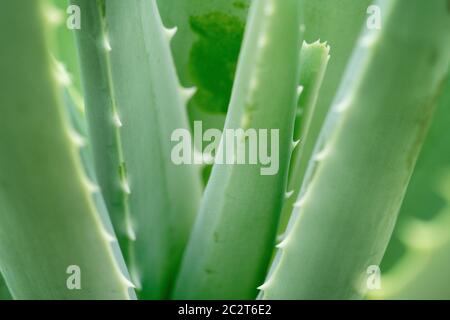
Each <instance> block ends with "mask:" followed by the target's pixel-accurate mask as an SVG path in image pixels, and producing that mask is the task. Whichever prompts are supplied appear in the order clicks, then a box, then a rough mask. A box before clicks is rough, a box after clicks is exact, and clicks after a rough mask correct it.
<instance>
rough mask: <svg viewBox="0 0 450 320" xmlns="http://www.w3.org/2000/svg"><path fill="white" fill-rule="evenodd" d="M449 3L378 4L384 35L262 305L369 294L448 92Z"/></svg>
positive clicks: (330, 132)
mask: <svg viewBox="0 0 450 320" xmlns="http://www.w3.org/2000/svg"><path fill="white" fill-rule="evenodd" d="M447 4H448V3H447V1H446V0H440V1H434V2H432V3H431V2H423V1H421V0H413V1H404V0H397V1H394V0H384V1H378V2H376V5H378V6H379V8H380V10H381V12H382V17H383V20H382V22H383V23H382V26H381V29H379V30H378V29H372V30H367V31H366V32H364V33H363V34H362V36H361V37H360V40H359V43H358V47H357V49H356V51H355V53H354V55H353V58H352V61H351V63H350V65H349V66H348V69H347V70H348V72H347V75H346V77H345V78H344V80H343V82H342V85H341V88H340V92H339V93H338V95H337V97H336V99H335V103H334V105H333V107H332V109H331V111H330V113H329V116H328V119H327V122H326V124H325V127H324V129H323V130H322V133H321V137H320V140H319V142H318V144H317V145H316V147H315V152H314V155H313V157H312V161H311V164H310V166H309V168H308V171H307V175H306V177H305V182H304V183H303V186H302V190H301V193H300V196H299V199H298V202H297V204H296V207H297V208H296V210H295V212H294V214H293V216H292V217H291V221H290V226H288V231H287V236H286V238H285V239H284V240H283V241H282V243H280V244H279V246H278V247H279V248H280V251H279V253H278V255H277V257H276V259H275V262H274V264H273V266H272V270H271V272H269V276H268V278H267V280H266V282H265V284H264V285H263V286H261V288H260V289H261V290H262V298H265V299H305V298H307V299H312V298H321V299H333V298H335V299H337V298H339V299H345V298H360V297H361V296H362V295H364V293H365V291H366V290H367V287H366V280H367V279H366V278H367V270H368V268H369V267H370V266H377V265H379V264H380V262H381V259H382V257H383V254H384V251H385V249H386V246H387V244H388V241H389V239H390V236H391V233H392V229H393V227H394V223H395V220H396V217H397V213H398V210H399V208H400V205H401V202H402V199H403V196H404V193H405V191H406V187H407V184H408V182H409V179H410V176H411V173H412V171H413V168H414V165H415V162H416V158H417V156H418V154H419V151H420V149H421V145H422V142H423V140H424V138H425V136H426V133H427V128H428V125H429V122H430V119H431V116H432V114H433V111H434V106H435V104H436V99H437V97H438V96H439V93H440V92H441V91H442V84H443V81H444V79H445V76H446V71H447V69H448V65H449V60H450V41H448V40H450V38H449V37H450V15H449V13H448V10H447ZM417 21H421V22H422V28H420V29H417V28H416V25H417ZM417 43H420V46H418V45H417ZM411 66H414V68H411Z"/></svg>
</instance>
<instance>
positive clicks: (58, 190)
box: [0, 1, 135, 299]
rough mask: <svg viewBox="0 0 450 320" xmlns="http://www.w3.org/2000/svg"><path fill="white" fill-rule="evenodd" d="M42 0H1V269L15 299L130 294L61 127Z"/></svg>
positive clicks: (68, 130)
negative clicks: (74, 277)
mask: <svg viewBox="0 0 450 320" xmlns="http://www.w3.org/2000/svg"><path fill="white" fill-rule="evenodd" d="M42 4H43V1H32V2H27V3H26V4H25V3H24V2H17V1H7V2H5V3H3V4H2V10H1V11H0V35H1V37H2V39H4V40H5V41H7V42H8V43H9V45H8V46H5V47H4V48H3V49H2V51H1V53H0V69H1V70H2V73H1V75H0V83H1V86H2V88H3V89H2V94H0V109H1V114H2V117H1V118H0V137H1V138H0V153H1V155H2V156H1V157H0V270H1V272H2V273H3V275H4V277H5V280H6V283H7V284H8V287H9V289H10V291H11V294H12V296H13V297H14V298H17V299H130V298H134V296H135V295H134V291H133V290H132V289H131V283H130V282H129V280H128V279H127V271H126V270H125V266H124V263H123V259H122V257H121V254H120V252H119V248H118V245H117V243H116V242H115V238H114V236H113V232H112V228H111V225H110V222H109V220H108V217H107V213H106V211H105V210H102V206H101V205H102V203H101V201H100V200H101V198H99V197H96V196H95V194H96V192H97V188H96V187H95V185H93V184H92V182H90V181H89V178H88V176H87V174H86V173H85V172H84V169H83V166H82V161H81V158H80V155H79V147H80V146H81V145H82V139H80V135H79V134H78V133H76V131H75V129H74V128H72V127H71V126H70V125H69V123H70V121H69V117H68V114H67V112H66V109H65V107H64V105H63V99H62V96H61V94H60V92H61V89H59V88H58V84H59V83H61V82H62V83H64V82H65V81H64V80H65V77H64V75H61V73H59V72H60V70H58V68H57V66H56V64H54V63H53V61H52V60H51V58H50V56H49V54H48V53H49V46H48V43H49V32H48V28H47V27H46V25H45V22H44V14H43V5H42ZM30 75H32V76H30ZM24 92H25V93H26V94H24ZM103 209H104V208H103ZM77 269H78V271H80V273H79V274H78V275H79V280H80V283H79V284H80V287H78V286H77V287H76V288H71V287H70V286H69V285H68V284H70V283H69V282H70V276H71V270H77ZM24 275H26V276H24ZM31 279H32V280H31ZM70 288H71V289H70Z"/></svg>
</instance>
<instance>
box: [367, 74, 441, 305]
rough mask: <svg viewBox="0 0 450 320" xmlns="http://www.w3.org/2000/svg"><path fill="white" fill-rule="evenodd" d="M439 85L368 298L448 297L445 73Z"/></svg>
mask: <svg viewBox="0 0 450 320" xmlns="http://www.w3.org/2000/svg"><path fill="white" fill-rule="evenodd" d="M442 91H443V93H444V95H443V96H442V98H441V99H440V102H439V105H438V109H437V110H436V114H435V116H434V120H433V123H432V126H431V128H430V132H429V134H428V136H427V139H426V141H425V144H424V147H423V151H422V153H421V155H420V157H419V159H418V161H417V166H416V169H415V170H414V174H413V176H412V178H411V182H410V184H409V186H408V191H407V194H406V196H405V200H404V202H403V204H402V208H401V211H400V214H399V221H398V223H397V226H396V229H395V231H394V235H393V237H395V238H396V241H391V242H390V244H389V246H388V249H387V251H386V255H385V257H384V258H383V264H382V265H381V271H382V275H383V276H382V282H381V286H382V287H381V290H377V291H373V292H370V295H369V296H370V297H371V298H382V299H449V298H450V290H449V286H448V283H449V281H450V279H449V277H448V276H447V274H448V272H447V270H448V266H449V265H450V238H449V235H450V233H449V232H448V230H449V229H450V206H449V204H450V136H449V135H448V134H447V133H448V128H449V123H450V77H449V78H448V79H447V81H446V83H445V85H444V87H443V90H442ZM399 256H400V259H399Z"/></svg>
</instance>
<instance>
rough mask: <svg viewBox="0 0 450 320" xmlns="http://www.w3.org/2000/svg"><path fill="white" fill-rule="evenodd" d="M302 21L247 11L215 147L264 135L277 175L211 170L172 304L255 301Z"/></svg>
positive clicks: (284, 7) (270, 1)
mask: <svg viewBox="0 0 450 320" xmlns="http://www.w3.org/2000/svg"><path fill="white" fill-rule="evenodd" d="M300 21H301V14H300V4H299V2H298V1H296V0H286V1H278V0H262V1H255V2H253V4H252V9H251V12H250V18H249V22H248V25H247V30H246V35H245V40H244V43H243V48H242V53H241V56H240V60H239V64H238V71H237V75H236V80H235V85H234V88H233V94H232V98H231V102H230V110H229V112H228V115H227V121H226V124H225V131H224V132H225V134H224V135H223V136H222V141H221V145H222V146H226V145H227V143H230V142H231V141H232V140H235V137H230V136H227V134H226V132H227V130H243V131H244V130H250V129H255V130H260V129H263V130H268V131H269V133H268V136H267V137H265V138H263V137H261V136H260V139H266V140H267V138H269V144H270V139H272V140H273V139H277V136H279V139H278V140H277V142H278V145H277V146H276V147H275V148H277V149H278V151H279V167H278V171H276V172H274V174H271V175H270V174H268V175H264V173H263V172H264V170H266V169H268V168H265V166H264V165H262V164H261V163H260V164H255V165H252V164H249V163H247V164H239V165H237V164H217V163H216V164H215V165H214V168H213V171H212V173H211V178H210V181H209V183H208V186H207V188H206V191H205V194H204V198H203V201H202V204H201V208H200V212H199V216H198V218H197V220H196V224H195V227H194V230H193V233H192V236H191V238H190V241H189V244H188V247H187V250H186V253H185V256H184V260H183V264H182V267H181V271H180V274H179V277H178V281H177V286H176V289H175V292H174V295H173V297H174V298H182V299H186V298H187V299H199V298H208V299H215V298H216V299H217V298H220V299H229V298H234V299H252V298H255V296H256V293H257V291H256V287H257V286H258V284H259V283H260V282H261V281H262V280H263V278H264V274H265V272H266V269H267V265H268V263H269V260H270V257H271V253H272V248H271V245H272V244H273V243H274V240H275V234H276V229H277V223H278V219H279V213H280V210H281V205H282V202H283V198H284V194H285V190H286V183H287V173H288V164H289V158H290V155H291V151H292V144H293V143H292V135H293V126H294V118H295V109H296V100H297V98H298V96H297V87H298V79H299V77H298V75H299V74H298V69H299V52H300V46H301V32H300V28H299V25H300ZM274 86H275V87H276V90H273V88H274ZM272 129H274V130H275V131H276V132H278V135H275V134H274V133H273V131H272ZM231 132H234V131H231ZM241 132H242V131H241ZM242 133H243V134H244V135H245V133H244V132H242ZM240 137H241V138H239V136H238V138H237V143H238V144H239V145H240V146H241V147H243V148H244V147H245V148H247V147H249V145H250V140H253V139H250V138H248V137H247V138H248V139H247V138H245V137H243V136H240ZM266 140H264V141H266ZM260 142H261V141H260ZM260 151H261V150H260ZM272 152H276V151H275V150H274V149H272ZM219 154H220V151H219ZM222 155H224V156H225V152H224V154H222ZM230 155H233V153H232V152H229V153H227V154H226V156H227V157H228V156H230ZM218 157H219V155H218V154H216V160H217V158H218Z"/></svg>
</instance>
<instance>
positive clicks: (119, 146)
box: [79, 0, 201, 299]
mask: <svg viewBox="0 0 450 320" xmlns="http://www.w3.org/2000/svg"><path fill="white" fill-rule="evenodd" d="M79 3H80V4H82V5H83V6H84V7H85V8H86V9H87V10H86V11H87V13H88V16H87V18H86V19H87V22H85V23H87V24H86V30H84V31H83V33H80V34H79V45H80V52H81V55H82V56H83V59H82V61H83V63H84V64H85V65H84V66H83V70H84V72H83V74H84V77H83V78H84V79H85V90H86V103H87V114H88V118H89V123H90V130H91V136H92V139H93V141H94V151H95V155H96V163H97V170H98V172H99V177H100V181H101V185H102V188H103V189H104V190H105V192H106V193H105V194H106V199H107V202H108V204H109V207H110V208H111V213H112V215H113V216H114V217H115V218H114V219H113V221H114V222H115V225H116V230H117V232H118V234H119V235H120V236H119V237H120V238H121V239H125V240H124V241H122V248H123V250H124V252H126V257H127V263H128V265H129V268H130V272H131V276H132V279H133V282H134V283H135V284H136V286H137V290H138V295H139V297H140V298H144V299H147V298H150V299H154V298H165V297H167V295H168V292H169V290H170V287H171V285H172V282H173V279H174V278H175V275H176V272H177V270H178V267H179V263H180V260H181V255H182V253H183V250H184V248H185V245H186V242H187V239H188V235H189V232H190V230H191V226H192V224H193V221H194V219H195V215H196V212H197V208H198V204H199V201H200V196H201V180H200V173H199V172H198V168H197V167H195V166H190V165H181V166H180V165H176V164H175V163H174V162H172V160H171V152H172V144H171V136H172V133H173V132H174V131H175V130H177V129H186V130H187V129H188V127H189V124H188V117H187V114H186V103H187V101H188V100H189V98H190V95H191V94H192V93H193V92H192V90H190V89H186V88H182V87H181V86H180V84H179V81H178V78H177V75H176V70H175V66H174V63H173V60H172V56H171V52H170V39H171V37H172V36H173V33H174V30H169V29H166V28H165V27H164V26H163V24H162V22H161V18H160V16H159V12H158V8H157V5H156V1H155V0H136V1H131V2H125V1H122V0H108V1H98V2H97V3H96V4H94V3H92V2H89V1H80V2H79Z"/></svg>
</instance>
